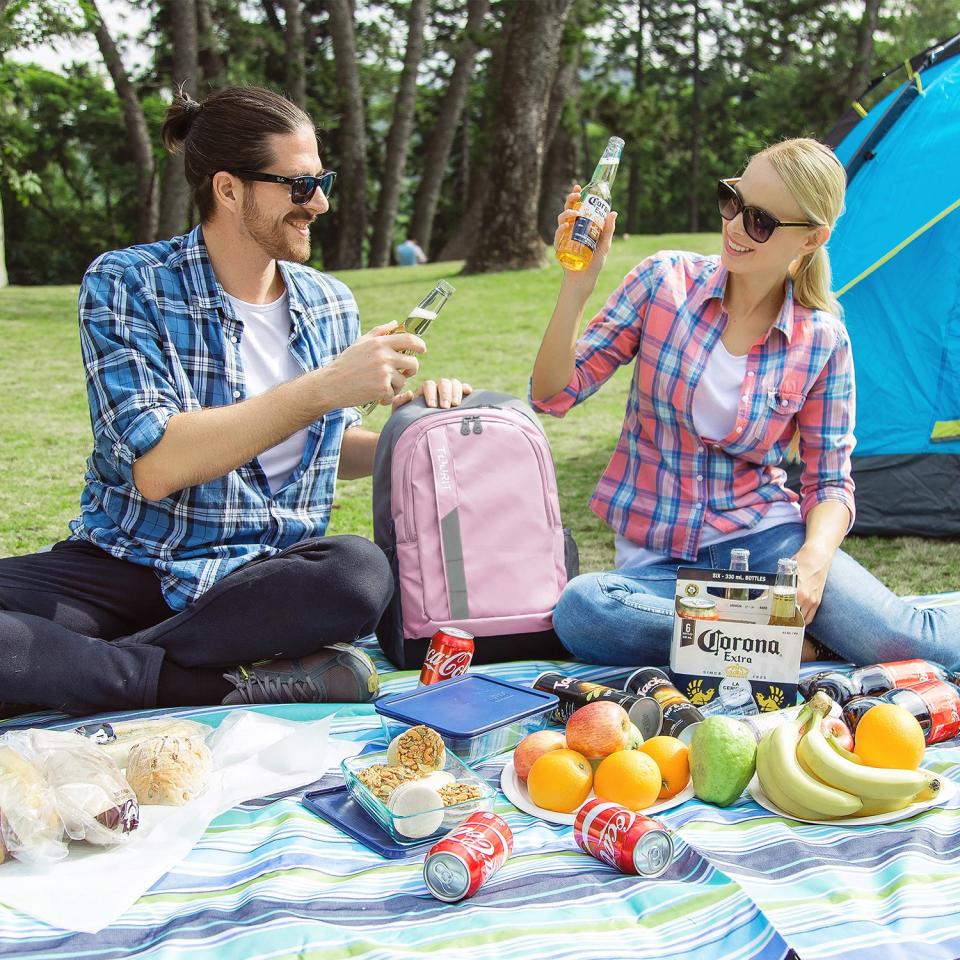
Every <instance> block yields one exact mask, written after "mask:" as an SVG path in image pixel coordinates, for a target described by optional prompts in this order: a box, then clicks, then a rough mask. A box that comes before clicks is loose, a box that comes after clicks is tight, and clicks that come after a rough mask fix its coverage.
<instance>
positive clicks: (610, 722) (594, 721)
mask: <svg viewBox="0 0 960 960" xmlns="http://www.w3.org/2000/svg"><path fill="white" fill-rule="evenodd" d="M632 728H633V724H632V723H631V722H630V717H629V716H627V711H626V710H624V709H623V707H621V706H620V704H619V703H614V702H613V701H612V700H594V702H593V703H588V704H587V705H586V706H583V707H580V709H579V710H575V711H574V712H573V713H572V714H571V715H570V719H569V720H567V729H566V734H567V747H569V748H570V749H571V750H576V751H577V753H582V754H583V755H584V756H585V757H586V758H587V759H588V760H602V759H603V758H604V757H609V756H610V754H611V753H616V752H617V750H627V749H629V748H630V743H631V740H632V739H633V729H632Z"/></svg>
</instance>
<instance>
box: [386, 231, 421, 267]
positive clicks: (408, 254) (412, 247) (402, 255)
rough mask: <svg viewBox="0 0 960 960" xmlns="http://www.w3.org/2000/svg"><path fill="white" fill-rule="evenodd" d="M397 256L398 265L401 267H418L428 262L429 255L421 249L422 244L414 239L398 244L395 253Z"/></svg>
mask: <svg viewBox="0 0 960 960" xmlns="http://www.w3.org/2000/svg"><path fill="white" fill-rule="evenodd" d="M394 253H396V255H397V263H398V264H399V265H400V266H401V267H416V266H417V265H418V264H421V263H426V262H427V255H426V254H425V253H424V252H423V250H422V249H421V248H420V244H419V243H417V241H416V240H414V239H412V238H408V239H407V240H404V241H403V243H398V244H397V249H396V250H395V251H394Z"/></svg>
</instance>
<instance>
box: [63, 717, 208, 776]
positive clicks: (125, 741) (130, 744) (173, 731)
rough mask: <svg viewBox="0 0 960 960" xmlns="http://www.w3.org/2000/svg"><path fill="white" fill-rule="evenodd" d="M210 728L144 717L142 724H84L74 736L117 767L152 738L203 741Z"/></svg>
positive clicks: (205, 725)
mask: <svg viewBox="0 0 960 960" xmlns="http://www.w3.org/2000/svg"><path fill="white" fill-rule="evenodd" d="M212 731H213V727H209V726H207V724H205V723H197V722H196V721H195V720H182V719H180V718H179V717H147V718H144V719H141V720H122V721H121V722H120V723H97V724H84V725H83V726H81V727H77V728H76V732H77V733H79V734H81V735H82V736H84V737H86V738H87V739H89V740H92V741H93V742H94V743H96V744H97V745H98V746H99V747H100V749H101V750H103V751H105V752H106V753H108V754H109V755H110V756H111V757H113V759H114V760H115V761H116V763H117V766H118V767H120V768H123V767H125V766H126V765H127V758H128V757H129V756H130V751H131V750H132V749H133V748H134V747H135V746H136V745H137V744H139V743H143V742H144V741H145V740H152V739H153V738H154V737H200V738H201V739H203V738H204V737H205V736H207V735H208V734H209V733H211V732H212Z"/></svg>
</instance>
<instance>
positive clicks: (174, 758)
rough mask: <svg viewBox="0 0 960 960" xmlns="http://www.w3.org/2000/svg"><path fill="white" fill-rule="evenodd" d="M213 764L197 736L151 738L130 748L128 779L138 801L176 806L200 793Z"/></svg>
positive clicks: (208, 749)
mask: <svg viewBox="0 0 960 960" xmlns="http://www.w3.org/2000/svg"><path fill="white" fill-rule="evenodd" d="M212 767H213V755H212V754H211V753H210V748H209V747H208V746H207V745H206V744H205V743H204V742H203V740H202V739H201V738H200V737H180V736H170V737H153V738H152V739H150V740H144V741H143V742H142V743H138V744H137V745H136V746H135V747H133V749H132V750H131V751H130V756H129V757H128V758H127V770H126V774H127V782H128V783H129V784H130V786H131V787H133V790H134V792H135V793H136V795H137V799H138V800H139V801H140V802H141V803H156V804H161V805H163V806H172V807H179V806H182V805H183V804H185V803H189V801H191V800H193V799H194V797H196V796H198V795H199V794H200V792H201V791H202V790H203V788H204V786H205V785H206V782H207V775H208V774H209V773H210V770H211V768H212Z"/></svg>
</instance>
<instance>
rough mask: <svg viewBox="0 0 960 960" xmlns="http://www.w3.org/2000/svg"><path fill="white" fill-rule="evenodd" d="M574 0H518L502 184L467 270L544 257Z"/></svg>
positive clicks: (506, 92)
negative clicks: (543, 184) (545, 202)
mask: <svg viewBox="0 0 960 960" xmlns="http://www.w3.org/2000/svg"><path fill="white" fill-rule="evenodd" d="M570 3H571V0H515V2H513V3H512V4H511V6H510V8H509V13H508V15H507V16H508V20H507V48H506V65H505V68H504V76H503V82H502V83H501V85H500V93H499V96H498V101H497V117H498V121H499V124H498V128H497V132H496V136H495V138H494V143H493V149H492V151H491V152H492V155H493V156H494V157H496V163H497V169H498V170H499V176H498V181H497V190H496V191H492V192H491V193H490V195H489V196H488V197H487V201H486V203H485V204H484V208H483V214H482V216H481V219H480V223H479V226H478V229H477V234H478V237H479V242H478V243H476V244H475V246H474V249H473V250H472V251H471V253H470V256H469V257H468V258H467V263H466V265H465V267H464V270H465V272H467V273H491V272H493V271H496V270H523V269H527V268H531V267H538V266H540V265H541V264H542V263H543V259H544V249H543V241H542V240H541V239H540V234H539V233H538V232H537V212H538V209H539V201H540V196H539V195H540V175H541V171H542V167H543V149H544V144H543V134H544V127H545V125H546V121H547V105H548V102H549V98H550V89H551V87H552V85H553V78H554V75H555V74H556V71H557V54H558V51H559V48H560V37H561V34H562V33H563V24H564V21H565V19H566V16H567V12H568V10H569V8H570Z"/></svg>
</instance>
